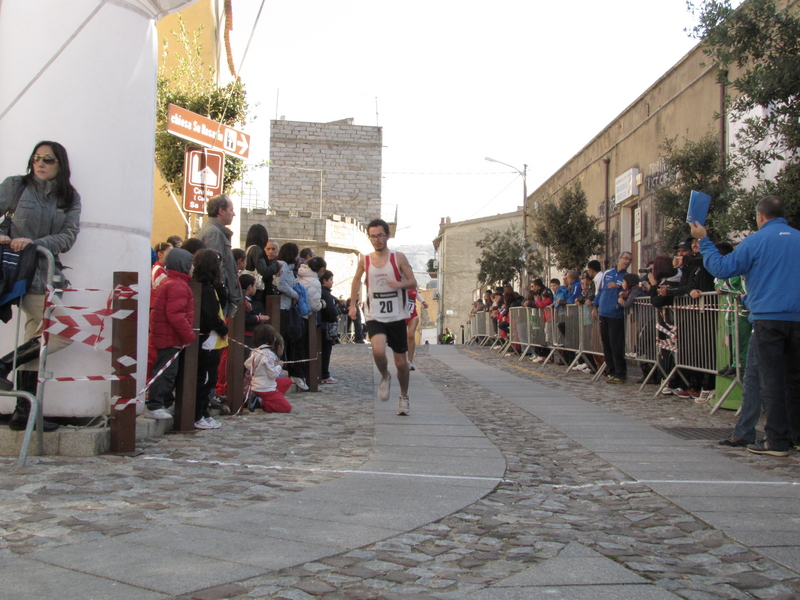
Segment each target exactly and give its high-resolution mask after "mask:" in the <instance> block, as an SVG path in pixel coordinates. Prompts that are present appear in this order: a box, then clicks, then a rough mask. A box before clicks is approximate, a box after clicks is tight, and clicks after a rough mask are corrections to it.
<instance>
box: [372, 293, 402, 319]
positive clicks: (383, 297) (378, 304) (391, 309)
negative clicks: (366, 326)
mask: <svg viewBox="0 0 800 600" xmlns="http://www.w3.org/2000/svg"><path fill="white" fill-rule="evenodd" d="M373 300H374V303H373V306H374V307H375V313H376V315H377V316H379V317H399V316H400V294H399V293H398V292H376V293H375V294H373Z"/></svg>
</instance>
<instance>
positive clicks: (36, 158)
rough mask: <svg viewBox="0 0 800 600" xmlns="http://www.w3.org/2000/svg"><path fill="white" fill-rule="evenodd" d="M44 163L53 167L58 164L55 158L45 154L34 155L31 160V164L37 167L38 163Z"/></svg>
mask: <svg viewBox="0 0 800 600" xmlns="http://www.w3.org/2000/svg"><path fill="white" fill-rule="evenodd" d="M40 160H41V161H42V162H43V163H44V164H46V165H52V164H54V163H57V162H58V159H57V158H56V157H55V156H46V155H44V154H34V155H33V158H32V159H31V164H33V165H35V164H36V163H37V162H39V161H40Z"/></svg>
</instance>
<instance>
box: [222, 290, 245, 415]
mask: <svg viewBox="0 0 800 600" xmlns="http://www.w3.org/2000/svg"><path fill="white" fill-rule="evenodd" d="M236 306H237V309H236V314H235V315H233V318H232V319H228V337H229V338H233V339H234V340H236V341H237V342H240V343H242V344H244V318H245V312H244V303H240V304H237V305H236ZM225 369H226V372H227V385H226V387H225V396H226V398H227V399H228V408H230V409H231V414H233V415H235V414H236V412H237V411H238V410H239V408H240V407H241V406H242V403H243V402H244V348H243V347H242V346H240V345H239V344H233V343H229V344H228V363H227V365H226V367H225Z"/></svg>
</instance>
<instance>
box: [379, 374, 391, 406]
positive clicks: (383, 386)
mask: <svg viewBox="0 0 800 600" xmlns="http://www.w3.org/2000/svg"><path fill="white" fill-rule="evenodd" d="M391 389H392V376H391V375H387V376H386V379H383V378H381V383H380V385H379V386H378V398H380V399H381V402H386V401H387V400H389V392H390V391H391Z"/></svg>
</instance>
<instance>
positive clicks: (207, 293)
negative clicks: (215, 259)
mask: <svg viewBox="0 0 800 600" xmlns="http://www.w3.org/2000/svg"><path fill="white" fill-rule="evenodd" d="M159 287H161V286H159ZM217 292H218V290H217V289H215V288H214V286H212V285H211V284H209V283H204V284H203V291H202V293H201V296H200V345H201V346H202V344H203V343H204V342H205V341H206V340H207V339H208V334H209V333H211V331H212V330H213V331H216V332H217V335H219V336H220V337H225V336H226V335H228V326H227V325H226V324H225V321H223V320H222V319H221V318H220V316H219V311H220V301H219V300H218V299H217Z"/></svg>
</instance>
